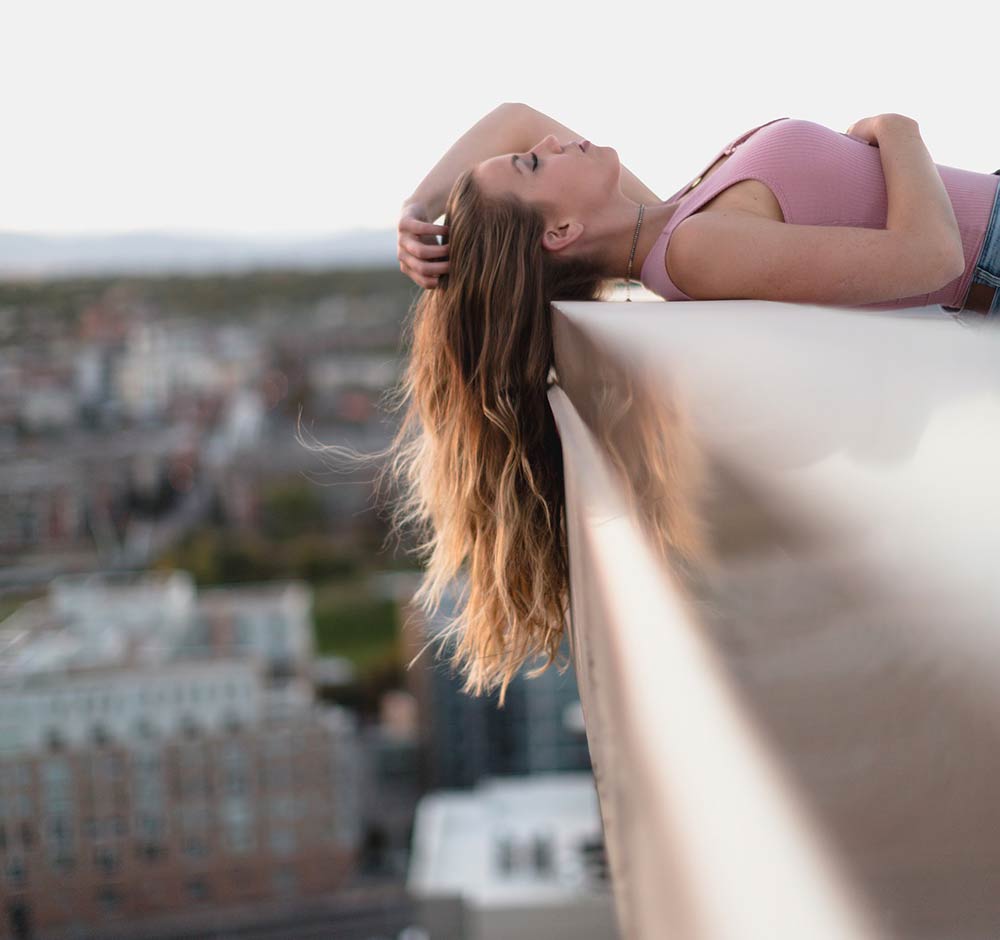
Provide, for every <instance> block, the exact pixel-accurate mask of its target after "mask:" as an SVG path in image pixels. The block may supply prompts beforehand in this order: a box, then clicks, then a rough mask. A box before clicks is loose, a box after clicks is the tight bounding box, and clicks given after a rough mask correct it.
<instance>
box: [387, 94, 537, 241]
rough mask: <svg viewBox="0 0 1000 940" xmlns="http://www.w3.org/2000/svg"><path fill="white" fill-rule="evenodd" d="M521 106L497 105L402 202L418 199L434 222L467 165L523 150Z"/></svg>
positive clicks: (454, 145) (510, 103) (404, 203)
mask: <svg viewBox="0 0 1000 940" xmlns="http://www.w3.org/2000/svg"><path fill="white" fill-rule="evenodd" d="M523 119H524V110H523V108H522V107H521V106H520V105H518V104H516V103H514V102H504V103H503V104H500V105H497V107H495V108H494V109H493V110H492V111H490V112H489V114H487V115H486V116H485V117H483V118H481V119H480V120H479V121H477V122H476V123H475V124H473V125H472V127H470V128H469V129H468V130H467V131H466V132H465V133H464V134H463V135H462V136H461V137H459V138H458V140H456V141H455V143H453V144H452V145H451V147H450V148H449V149H448V151H447V152H446V153H445V155H444V156H443V157H442V158H441V159H440V160H438V162H437V163H436V164H435V165H434V167H433V168H432V169H431V171H430V172H429V173H428V174H427V175H426V176H425V177H424V178H423V180H421V182H420V185H419V186H417V188H416V189H415V190H414V191H413V194H412V195H411V196H409V197H408V198H407V199H404V200H403V205H404V206H405V205H407V204H408V203H412V202H418V203H420V204H421V205H422V206H423V207H424V208H425V209H426V210H427V218H428V219H429V220H430V221H432V222H433V221H434V220H435V219H437V218H439V217H440V216H441V215H443V214H444V209H445V203H446V202H447V199H448V194H449V193H450V192H451V188H452V186H454V185H455V180H457V179H458V177H459V176H460V175H461V174H462V173H463V172H464V171H465V170H467V169H469V167H472V166H475V165H476V164H477V163H481V162H482V161H483V160H488V159H489V158H490V157H496V156H499V155H500V154H502V153H512V152H514V151H515V150H523V149H525V147H524V146H523V142H524V130H523V127H522V124H523Z"/></svg>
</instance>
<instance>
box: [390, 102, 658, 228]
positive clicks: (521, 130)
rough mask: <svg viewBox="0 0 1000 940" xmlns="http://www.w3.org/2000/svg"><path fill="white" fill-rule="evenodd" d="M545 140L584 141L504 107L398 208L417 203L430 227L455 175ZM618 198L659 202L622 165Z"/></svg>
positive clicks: (530, 113) (544, 119)
mask: <svg viewBox="0 0 1000 940" xmlns="http://www.w3.org/2000/svg"><path fill="white" fill-rule="evenodd" d="M547 134H555V135H556V138H557V139H558V140H560V141H563V142H565V141H568V140H574V139H576V138H581V137H585V136H586V135H585V134H580V133H578V132H577V131H575V130H573V129H572V128H569V127H567V126H566V125H565V124H560V123H559V122H558V121H557V120H555V119H554V118H551V117H549V116H548V115H547V114H543V113H542V112H541V111H537V110H535V109H534V108H532V107H530V106H528V105H526V104H522V103H521V102H519V101H507V102H504V103H503V104H501V105H498V106H497V107H495V108H494V109H493V110H492V111H490V112H489V114H487V115H486V116H485V117H483V118H481V119H480V120H479V121H477V122H476V123H475V124H474V125H473V126H472V127H470V128H469V130H467V131H466V132H465V133H464V134H463V135H462V136H461V137H459V138H458V140H456V141H455V143H454V144H452V145H451V147H450V148H449V149H448V151H447V152H446V153H445V155H444V156H443V157H441V159H440V160H439V161H438V162H437V163H436V164H435V165H434V167H433V168H432V169H431V171H430V172H429V173H428V174H427V176H425V177H424V179H423V180H422V181H421V182H420V185H419V186H417V188H416V189H415V190H414V191H413V194H412V195H411V196H409V197H407V198H406V199H404V200H403V205H404V206H405V205H410V204H413V203H419V204H420V205H421V206H423V207H424V208H425V209H426V210H427V218H428V219H429V220H430V221H432V222H433V221H434V220H435V219H438V218H440V217H441V215H442V214H443V213H444V204H445V201H446V200H447V198H448V193H449V192H451V187H452V186H453V185H454V183H455V180H456V179H458V176H459V174H460V173H462V172H463V171H464V170H466V169H468V168H469V167H471V166H474V165H475V164H477V163H480V162H481V161H483V160H488V159H489V158H490V157H496V156H499V155H500V154H502V153H514V152H515V151H523V150H528V149H529V148H530V147H533V146H534V145H535V144H537V143H538V141H540V140H541V139H542V138H543V137H545V136H546V135H547ZM622 192H623V193H624V194H625V195H626V196H628V198H629V199H632V200H634V201H635V202H643V203H645V204H646V205H650V204H656V203H660V202H662V201H663V200H661V199H660V197H659V196H657V195H656V193H654V192H653V191H652V190H651V189H650V188H649V187H648V186H646V184H645V183H643V182H642V180H640V179H639V178H638V177H637V176H636V175H635V174H634V173H632V172H631V171H630V170H629V169H628V168H627V167H626V166H625V165H624V164H623V165H622Z"/></svg>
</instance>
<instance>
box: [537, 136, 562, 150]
mask: <svg viewBox="0 0 1000 940" xmlns="http://www.w3.org/2000/svg"><path fill="white" fill-rule="evenodd" d="M542 145H543V146H544V147H546V148H547V149H549V150H555V151H556V152H557V153H562V149H563V148H562V144H560V143H559V138H558V137H556V135H555V134H548V135H547V136H545V137H543V138H542Z"/></svg>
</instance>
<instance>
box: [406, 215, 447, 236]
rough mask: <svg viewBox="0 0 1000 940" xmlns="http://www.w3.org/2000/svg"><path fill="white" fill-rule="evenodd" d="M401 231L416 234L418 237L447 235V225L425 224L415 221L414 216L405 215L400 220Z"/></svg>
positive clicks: (419, 220)
mask: <svg viewBox="0 0 1000 940" xmlns="http://www.w3.org/2000/svg"><path fill="white" fill-rule="evenodd" d="M399 230H400V231H401V232H416V233H417V234H418V235H447V234H448V226H447V225H435V224H434V223H433V222H424V221H422V220H421V219H415V218H413V216H409V215H404V216H403V217H402V218H401V219H400V220H399Z"/></svg>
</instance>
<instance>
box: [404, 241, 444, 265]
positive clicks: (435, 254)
mask: <svg viewBox="0 0 1000 940" xmlns="http://www.w3.org/2000/svg"><path fill="white" fill-rule="evenodd" d="M447 254H448V246H447V245H439V244H438V243H437V242H434V243H432V244H430V245H427V244H425V243H424V242H421V241H417V240H416V239H414V238H400V240H399V252H398V253H397V257H398V258H399V260H400V261H402V260H403V256H404V255H411V256H412V257H414V258H421V259H424V258H443V257H445V256H446V255H447Z"/></svg>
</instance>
